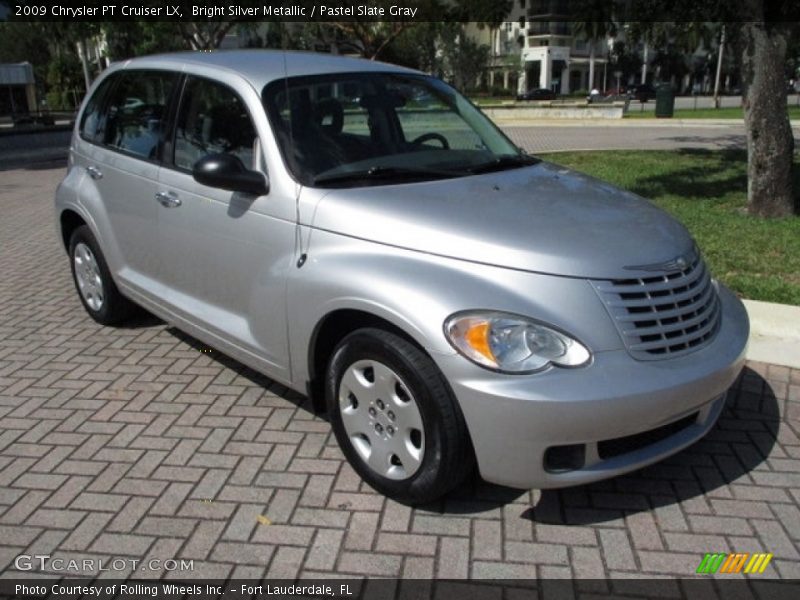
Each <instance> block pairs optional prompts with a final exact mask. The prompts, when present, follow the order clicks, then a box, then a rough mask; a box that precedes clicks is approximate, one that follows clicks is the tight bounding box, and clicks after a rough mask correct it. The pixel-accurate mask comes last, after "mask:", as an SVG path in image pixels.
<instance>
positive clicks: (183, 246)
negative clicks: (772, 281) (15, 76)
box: [55, 51, 749, 503]
mask: <svg viewBox="0 0 800 600" xmlns="http://www.w3.org/2000/svg"><path fill="white" fill-rule="evenodd" d="M55 204H56V218H57V221H58V224H59V226H60V232H61V237H62V239H63V243H64V247H65V248H66V249H67V251H68V253H69V258H70V265H71V267H72V274H73V276H74V279H75V284H76V287H77V290H78V293H79V297H80V299H81V302H82V303H83V305H84V307H85V308H86V310H87V312H88V313H89V315H90V316H91V317H92V318H93V319H95V320H96V321H98V322H99V323H102V324H112V323H118V322H120V321H122V320H124V319H125V318H127V317H129V316H130V315H131V314H132V313H133V312H134V311H135V309H136V307H137V306H140V307H144V308H145V309H147V310H148V311H150V312H152V313H154V314H156V315H158V316H159V317H161V318H162V319H164V320H165V321H166V322H167V323H169V324H171V325H174V326H175V327H178V328H180V329H182V330H184V331H186V332H187V333H189V334H191V335H192V336H194V337H195V338H197V339H198V340H201V341H203V342H204V343H206V344H209V345H211V346H214V347H215V348H218V349H219V350H220V351H222V352H224V353H225V354H228V355H230V356H232V357H234V358H235V359H236V360H238V361H240V362H241V363H244V364H245V365H248V366H250V367H252V368H254V369H256V370H258V371H260V372H262V373H264V374H265V375H267V376H269V377H271V378H272V379H274V380H276V381H278V382H281V383H283V384H285V385H286V386H288V387H290V388H292V389H294V390H298V391H301V392H304V393H307V394H308V395H309V396H310V397H311V398H312V399H313V400H314V401H315V406H316V407H317V408H318V409H320V410H322V409H324V410H326V411H327V413H328V417H329V419H330V423H331V425H332V428H333V431H334V433H335V435H336V438H337V440H338V442H339V444H340V446H341V449H342V451H343V453H344V455H345V456H346V457H347V460H348V461H349V462H350V464H351V465H352V466H353V468H354V469H355V470H356V471H357V472H358V473H359V474H360V475H361V476H362V477H363V479H364V480H365V481H367V482H368V483H369V484H370V485H372V486H373V487H374V488H375V489H377V490H379V491H380V492H382V493H384V494H386V495H388V496H391V497H393V498H395V499H397V500H399V501H402V502H407V503H421V502H427V501H431V500H433V499H435V498H438V497H440V496H441V495H443V494H445V493H446V492H448V491H449V490H451V489H452V488H453V487H454V486H456V485H457V484H458V483H459V482H461V481H462V480H463V479H464V477H465V476H466V475H467V474H469V473H470V472H471V471H472V470H473V469H474V467H475V464H476V463H477V468H478V470H479V472H480V474H481V475H482V476H483V478H484V479H486V480H488V481H490V482H495V483H499V484H504V485H508V486H514V487H522V488H530V487H536V488H549V487H561V486H569V485H575V484H582V483H587V482H591V481H595V480H598V479H602V478H606V477H612V476H615V475H619V474H621V473H625V472H627V471H631V470H633V469H638V468H640V467H642V466H644V465H647V464H650V463H652V462H654V461H657V460H660V459H662V458H664V457H665V456H669V455H671V454H674V453H675V452H678V451H679V450H680V449H682V448H685V447H686V446H688V445H690V444H691V443H693V442H694V441H696V440H698V439H700V438H701V437H702V436H703V435H704V434H705V433H706V432H707V431H708V430H709V429H710V428H711V427H712V426H713V425H714V422H715V421H716V419H717V417H718V416H719V414H720V411H721V410H722V408H723V405H724V403H725V396H726V391H727V389H728V388H729V387H730V386H731V384H732V383H733V381H734V380H735V379H736V377H737V375H738V373H739V371H740V369H741V367H742V364H743V361H744V351H745V346H746V343H747V337H748V328H749V325H748V320H747V316H746V313H745V311H744V309H743V307H742V304H741V303H740V302H739V300H737V298H736V297H735V296H734V295H733V294H732V293H731V292H730V291H728V290H727V289H726V288H725V287H724V286H722V285H720V284H719V283H718V282H716V281H715V280H714V279H712V278H711V276H710V274H709V272H708V270H707V268H706V266H705V264H704V262H703V259H702V257H701V255H700V252H699V251H698V249H697V247H696V246H695V244H694V242H693V240H692V238H691V236H690V235H689V234H688V232H687V231H686V229H685V228H684V227H683V226H682V225H681V224H680V223H678V222H676V221H675V220H674V219H672V218H670V217H669V216H667V215H666V214H665V213H664V212H662V211H661V210H659V209H658V208H656V207H654V206H653V205H651V204H650V203H648V202H647V201H645V200H643V199H641V198H639V197H637V196H635V195H633V194H631V193H628V192H625V191H622V190H619V189H617V188H615V187H613V186H611V185H608V184H606V183H603V182H602V181H598V180H596V179H592V178H590V177H587V176H585V175H581V174H578V173H574V172H571V171H569V170H566V169H563V168H561V167H558V166H556V165H552V164H548V163H547V162H544V161H541V160H539V159H537V158H534V157H531V156H528V155H526V154H525V153H523V152H521V151H520V150H519V149H518V148H517V147H515V146H514V144H512V143H511V142H510V141H509V140H508V138H506V137H505V136H504V135H503V134H502V133H501V132H500V131H499V130H498V129H497V128H496V127H495V126H494V125H493V124H492V122H491V121H489V120H488V119H487V118H486V117H485V116H484V115H483V114H482V113H481V112H480V111H479V110H478V109H476V108H475V107H474V106H473V105H472V104H470V103H469V102H468V101H467V100H465V99H464V98H463V97H462V96H461V95H460V94H459V93H458V92H456V91H455V90H453V89H452V88H451V87H449V86H448V85H446V84H445V83H443V82H441V81H439V80H438V79H435V78H432V77H429V76H427V75H424V74H422V73H419V72H416V71H411V70H408V69H403V68H399V67H395V66H392V65H386V64H381V63H378V62H372V61H361V60H355V59H349V58H341V57H335V56H330V55H317V54H305V53H283V52H266V51H235V52H233V51H232V52H217V53H210V54H208V53H192V54H174V55H165V56H155V57H146V58H140V59H135V60H130V61H128V62H125V63H122V64H118V65H114V66H112V67H111V68H110V69H108V70H107V71H106V72H105V73H104V74H103V76H102V77H100V79H99V80H98V81H97V82H96V83H95V85H94V87H93V89H92V90H91V92H90V93H89V94H88V96H87V100H86V101H85V102H84V105H83V106H82V108H81V110H80V114H79V118H78V120H77V123H76V127H75V132H74V135H73V137H72V142H71V152H70V161H69V169H68V172H67V175H66V177H65V178H64V180H63V182H62V183H61V185H60V186H59V188H58V191H57V193H56V202H55Z"/></svg>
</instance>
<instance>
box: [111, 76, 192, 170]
mask: <svg viewBox="0 0 800 600" xmlns="http://www.w3.org/2000/svg"><path fill="white" fill-rule="evenodd" d="M177 80H178V76H177V74H174V73H168V72H164V71H125V72H124V73H123V74H122V75H121V76H120V78H119V83H117V85H116V86H115V87H114V89H113V91H112V92H111V95H110V99H109V101H108V103H107V108H106V109H105V110H104V111H103V114H104V116H103V117H101V126H100V128H99V130H98V132H97V134H96V138H97V139H98V140H99V141H100V142H101V143H103V144H104V145H106V146H109V147H111V148H115V149H117V150H121V151H123V152H126V153H128V154H132V155H134V156H138V157H141V158H144V159H147V160H156V159H157V158H158V151H159V148H160V145H161V142H162V140H163V137H164V128H165V126H166V121H167V107H168V105H169V102H170V97H171V95H172V93H173V90H174V89H175V84H176V82H177Z"/></svg>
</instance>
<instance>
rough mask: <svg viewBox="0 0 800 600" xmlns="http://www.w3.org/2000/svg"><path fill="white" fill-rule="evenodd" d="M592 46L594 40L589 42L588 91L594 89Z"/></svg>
mask: <svg viewBox="0 0 800 600" xmlns="http://www.w3.org/2000/svg"><path fill="white" fill-rule="evenodd" d="M594 44H595V40H589V91H590V92H591V91H592V90H593V89H594Z"/></svg>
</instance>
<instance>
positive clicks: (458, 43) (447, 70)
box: [439, 23, 489, 92]
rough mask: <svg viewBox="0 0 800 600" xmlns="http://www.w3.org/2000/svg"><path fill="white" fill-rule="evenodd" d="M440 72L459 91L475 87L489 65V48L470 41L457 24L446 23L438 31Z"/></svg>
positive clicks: (462, 28)
mask: <svg viewBox="0 0 800 600" xmlns="http://www.w3.org/2000/svg"><path fill="white" fill-rule="evenodd" d="M440 40H441V49H440V52H441V64H440V69H439V70H440V72H441V74H442V75H443V76H444V78H445V79H447V80H449V81H450V82H451V83H452V84H453V85H454V86H455V87H456V88H458V89H460V90H461V91H464V92H466V91H469V90H471V89H472V88H474V87H475V85H476V82H477V80H478V77H479V76H480V75H481V74H482V73H483V72H484V71H485V70H486V67H487V65H488V64H489V47H488V46H486V45H481V44H478V43H476V42H474V41H473V40H471V39H470V38H469V37H468V36H467V35H465V32H464V27H463V26H462V25H460V24H459V23H447V24H445V25H444V26H443V27H442V29H441V31H440Z"/></svg>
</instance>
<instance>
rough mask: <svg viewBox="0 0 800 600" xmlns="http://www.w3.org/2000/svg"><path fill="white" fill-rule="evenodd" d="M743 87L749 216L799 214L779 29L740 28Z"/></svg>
mask: <svg viewBox="0 0 800 600" xmlns="http://www.w3.org/2000/svg"><path fill="white" fill-rule="evenodd" d="M742 38H743V43H742V87H743V90H742V91H743V97H742V103H743V105H744V122H745V129H746V130H747V210H748V212H749V213H750V214H753V215H758V216H762V217H783V216H788V215H791V214H793V213H795V212H797V210H798V206H797V204H796V202H795V199H794V197H793V193H792V192H793V190H792V161H793V156H794V136H793V135H792V128H791V126H790V125H789V114H788V111H787V107H786V90H785V89H784V86H785V83H784V63H785V60H786V37H785V34H784V33H783V32H782V31H781V29H780V27H779V26H770V25H765V24H764V23H763V22H745V23H743V24H742Z"/></svg>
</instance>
